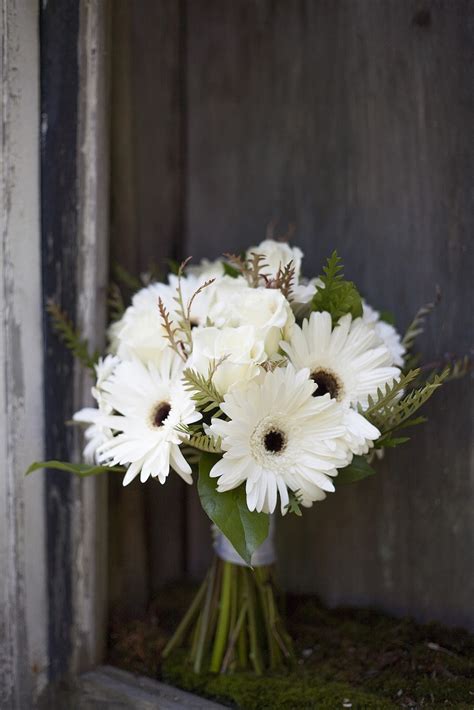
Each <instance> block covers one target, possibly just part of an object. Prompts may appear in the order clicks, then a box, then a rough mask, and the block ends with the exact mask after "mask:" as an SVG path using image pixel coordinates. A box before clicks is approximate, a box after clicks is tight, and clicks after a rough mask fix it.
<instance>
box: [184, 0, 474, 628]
mask: <svg viewBox="0 0 474 710" xmlns="http://www.w3.org/2000/svg"><path fill="white" fill-rule="evenodd" d="M419 10H420V7H419V3H417V2H415V0H413V1H412V0H384V1H383V2H377V3H376V2H349V1H347V2H339V3H331V2H324V1H318V2H314V1H312V2H310V1H308V2H303V1H302V2H295V3H288V2H283V1H281V2H273V1H271V2H270V0H268V1H262V2H258V3H252V2H231V1H227V2H226V1H224V2H223V1H222V0H206V1H205V2H201V3H192V2H188V3H187V12H188V18H187V24H188V27H189V28H192V31H190V32H189V33H188V35H187V58H188V64H187V86H188V94H187V106H188V114H187V115H188V132H187V136H188V141H187V151H188V154H187V155H188V158H187V163H188V175H187V184H188V193H187V194H188V204H187V217H186V222H187V241H186V247H185V251H186V253H190V254H193V255H194V256H196V257H197V256H203V255H210V256H216V255H218V254H219V252H220V251H221V250H222V248H223V245H224V244H225V248H226V249H234V250H238V249H239V248H241V247H244V246H245V245H247V244H248V243H256V242H258V241H259V240H260V239H261V238H262V237H263V233H264V229H265V225H266V223H267V222H268V221H269V219H270V218H272V217H277V218H280V220H281V221H282V223H283V226H285V223H286V222H287V221H295V222H296V224H297V228H298V230H297V234H298V237H297V241H298V243H299V244H300V246H301V247H302V248H303V249H304V251H305V252H306V269H307V272H308V273H314V272H315V271H316V270H318V269H320V266H321V261H322V260H323V259H324V258H325V257H326V256H327V255H328V254H329V253H330V252H331V251H332V250H333V249H334V248H335V247H337V248H338V249H339V251H340V253H341V254H342V256H343V257H344V261H345V263H346V265H347V272H348V274H349V276H350V277H352V278H354V280H356V281H357V282H358V284H360V286H361V288H362V289H363V290H364V291H365V293H366V296H367V298H368V299H369V301H371V302H372V303H374V305H376V306H380V307H382V308H388V309H391V310H393V311H395V312H396V314H397V316H398V318H399V322H400V325H401V326H402V327H403V326H405V325H406V324H407V323H408V321H409V319H410V317H411V315H412V314H413V312H414V311H415V310H416V308H417V307H418V306H419V305H420V304H421V303H423V302H426V301H427V300H430V299H431V297H432V295H433V293H434V289H435V286H436V285H437V284H438V285H439V286H440V287H441V289H442V293H443V298H442V302H441V304H440V306H439V307H438V309H437V311H436V313H435V314H434V316H433V317H432V320H431V324H430V325H429V327H428V329H427V333H426V336H425V337H424V338H423V339H422V342H421V344H422V347H423V350H424V352H425V356H426V357H427V358H428V359H429V360H431V359H435V358H437V357H439V356H441V355H443V353H445V352H446V351H448V350H449V351H451V352H452V351H453V350H454V351H455V352H458V353H460V354H461V353H463V352H465V351H468V350H469V349H470V348H471V347H472V332H473V313H474V309H473V308H472V290H471V289H472V282H471V281H472V271H473V258H472V257H473V243H472V227H473V210H472V196H471V192H470V183H471V181H472V147H473V145H472V132H471V129H470V126H471V123H472V82H471V76H470V75H471V70H470V60H469V57H470V56H471V51H472V47H473V37H472V23H473V16H472V12H473V5H472V3H469V2H466V1H463V0H460V1H459V2H456V3H452V2H449V1H448V0H442V1H439V2H433V3H429V7H428V8H427V9H426V12H425V13H424V15H423V17H422V18H421V19H420V14H419ZM472 412H473V406H472V389H471V388H470V387H469V386H468V383H467V381H466V382H464V383H458V384H453V385H450V387H449V389H448V388H447V389H446V391H445V392H444V393H443V394H441V395H440V396H439V397H437V398H436V400H434V401H433V403H432V404H431V405H430V408H429V414H430V418H431V422H430V424H429V425H428V426H427V427H425V429H424V430H420V431H418V432H416V437H415V438H414V441H413V442H412V443H411V444H409V445H408V446H407V447H406V448H405V449H404V450H400V451H399V452H398V451H397V452H395V453H392V455H390V456H387V460H386V462H384V464H383V465H382V466H381V473H380V475H379V476H378V477H377V478H376V479H374V480H370V481H368V482H365V483H363V484H360V485H358V486H355V487H353V488H347V489H345V490H344V491H341V492H339V493H338V494H337V495H336V496H333V497H332V498H331V499H330V500H329V501H327V502H325V503H324V504H323V505H318V506H316V507H315V509H314V510H313V511H311V512H309V513H307V514H306V515H305V517H304V519H303V521H301V520H290V519H288V520H285V521H284V522H283V524H282V525H281V536H280V548H281V563H282V565H281V566H282V573H283V579H285V580H286V582H287V586H288V587H289V588H291V589H295V590H296V589H297V590H300V591H312V592H318V593H320V594H321V596H322V597H323V598H324V599H325V600H326V601H328V602H329V603H331V604H335V603H347V602H350V603H360V604H373V605H377V606H380V607H383V608H385V609H389V610H392V611H395V612H397V613H412V614H415V615H416V616H417V617H419V618H421V619H429V618H438V619H441V620H442V621H444V622H446V623H451V624H463V625H466V626H471V627H473V626H474V616H473V613H474V609H473V606H472V599H473V598H474V559H473V555H474V520H473V517H472V515H471V510H472V506H473V503H474V472H473V467H472V460H473V459H472V456H473V449H472V441H473V438H474V437H473V427H472V423H473V418H472Z"/></svg>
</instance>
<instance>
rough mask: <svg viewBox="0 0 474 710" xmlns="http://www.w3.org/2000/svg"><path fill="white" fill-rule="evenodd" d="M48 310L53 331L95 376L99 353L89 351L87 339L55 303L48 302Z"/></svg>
mask: <svg viewBox="0 0 474 710" xmlns="http://www.w3.org/2000/svg"><path fill="white" fill-rule="evenodd" d="M46 310H47V311H48V313H49V315H50V316H51V319H52V322H53V329H54V331H55V332H56V333H57V334H58V336H59V337H60V339H61V340H62V342H63V343H64V344H65V346H66V347H67V348H68V350H70V351H71V352H72V354H73V355H74V357H75V358H77V360H79V362H80V363H81V364H82V365H83V366H84V367H86V368H88V369H89V370H91V371H92V372H93V373H94V374H95V365H96V363H97V361H98V359H99V354H100V353H99V352H98V351H97V350H95V351H94V352H93V353H90V351H89V343H88V341H87V340H86V339H85V338H81V334H80V332H79V331H78V330H76V329H75V328H74V325H73V323H72V321H71V320H70V318H69V317H68V316H67V314H66V313H64V311H62V310H61V309H60V308H59V306H58V305H57V304H56V303H54V301H48V303H47V305H46Z"/></svg>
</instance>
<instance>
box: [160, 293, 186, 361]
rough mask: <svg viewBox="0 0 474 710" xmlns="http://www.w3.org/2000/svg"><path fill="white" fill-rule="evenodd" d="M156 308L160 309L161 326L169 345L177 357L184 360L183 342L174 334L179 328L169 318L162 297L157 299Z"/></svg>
mask: <svg viewBox="0 0 474 710" xmlns="http://www.w3.org/2000/svg"><path fill="white" fill-rule="evenodd" d="M158 309H159V311H160V316H161V321H162V324H163V328H164V330H165V333H166V335H165V337H166V339H167V340H168V342H169V344H170V347H171V348H173V350H174V351H175V352H176V353H177V354H178V355H179V357H180V358H181V359H182V360H184V362H186V359H187V358H186V353H185V351H184V344H183V342H182V341H181V340H178V338H177V336H176V334H177V333H179V332H180V328H179V327H178V326H175V325H174V323H173V321H172V320H171V316H170V314H169V311H167V309H166V306H165V304H164V303H163V301H162V299H161V298H159V299H158Z"/></svg>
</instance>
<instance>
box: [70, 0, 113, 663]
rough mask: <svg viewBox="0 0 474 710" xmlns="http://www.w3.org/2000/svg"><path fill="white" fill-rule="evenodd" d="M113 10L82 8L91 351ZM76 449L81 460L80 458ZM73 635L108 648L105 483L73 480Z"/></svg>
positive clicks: (95, 340)
mask: <svg viewBox="0 0 474 710" xmlns="http://www.w3.org/2000/svg"><path fill="white" fill-rule="evenodd" d="M107 18H108V6H107V3H106V2H102V1H101V0H89V1H88V2H84V3H81V9H80V32H79V47H78V52H79V67H80V82H79V83H80V92H79V126H78V129H79V131H78V184H79V202H78V210H79V212H78V231H79V235H78V242H79V253H78V278H77V284H78V312H77V314H76V315H77V322H78V324H79V327H80V329H81V331H82V332H83V333H84V335H85V336H86V337H87V338H88V340H89V342H90V344H91V345H92V346H93V347H99V348H101V346H103V337H104V331H105V318H106V296H107V279H108V273H107V263H108V252H107V250H108V240H107V234H108V173H109V162H108V113H107V109H108V100H107V96H108V66H107V64H108V52H107ZM90 385H91V382H90V380H89V377H88V376H87V375H86V374H84V372H83V371H81V370H79V369H77V372H76V381H75V401H76V403H77V406H78V407H81V406H83V405H84V403H85V402H86V401H89V400H90V397H91V395H90ZM79 455H80V454H79V452H78V456H79ZM72 530H73V540H74V552H75V572H76V574H75V586H74V602H75V614H74V616H75V633H74V656H75V658H74V659H73V665H74V667H75V669H76V670H82V669H84V668H87V667H90V666H92V665H94V664H96V663H97V662H99V661H100V660H101V659H102V657H103V653H104V650H105V630H106V629H105V627H106V578H107V481H106V479H105V478H103V477H102V478H100V477H99V478H91V479H87V480H80V481H76V482H75V490H74V512H73V527H72Z"/></svg>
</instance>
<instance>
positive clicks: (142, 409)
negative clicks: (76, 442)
mask: <svg viewBox="0 0 474 710" xmlns="http://www.w3.org/2000/svg"><path fill="white" fill-rule="evenodd" d="M181 372H182V362H181V360H180V359H179V358H178V356H177V355H176V354H175V353H174V352H173V351H172V350H171V349H168V350H165V351H164V352H163V354H162V357H161V359H160V361H159V362H158V363H156V362H150V363H148V364H144V363H142V362H141V361H139V360H129V361H124V362H122V363H120V364H119V365H118V366H117V368H116V369H115V371H114V373H113V375H112V376H111V377H110V378H109V379H108V380H107V382H105V383H104V385H103V389H104V392H106V394H107V400H108V402H109V404H110V406H111V407H112V409H113V411H114V412H115V414H111V415H108V416H105V417H104V418H103V421H104V423H105V424H106V425H107V426H109V427H110V429H112V430H113V431H114V432H115V433H116V435H115V436H114V437H113V438H112V439H110V440H109V441H107V442H105V443H104V444H103V445H102V446H101V447H100V449H99V451H98V457H99V461H106V462H107V463H110V465H113V466H115V465H117V464H119V465H125V466H127V467H128V470H127V473H126V474H125V478H124V480H123V485H124V486H126V485H127V484H128V483H130V482H131V481H132V480H133V479H134V478H135V477H136V476H137V475H138V474H139V473H140V480H141V481H142V483H144V482H145V481H147V480H148V478H149V477H150V476H152V477H154V478H158V479H159V481H160V483H164V482H165V480H166V478H167V476H168V473H169V468H170V466H171V467H172V468H173V469H174V470H175V471H176V472H177V473H178V474H179V475H180V476H181V477H182V478H183V479H184V480H185V481H186V482H187V483H191V482H192V479H191V467H190V466H189V464H188V463H187V461H186V460H185V458H184V456H183V454H182V453H181V450H180V444H181V443H182V441H183V439H184V438H186V435H185V434H183V433H181V432H180V431H178V429H177V427H178V426H179V425H186V424H192V423H193V422H196V421H197V420H198V419H200V418H201V414H199V413H198V412H197V411H196V409H195V406H194V403H193V401H192V399H191V397H190V395H189V394H188V393H187V392H186V391H185V390H184V388H183V385H182V382H181V379H180V377H181Z"/></svg>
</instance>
